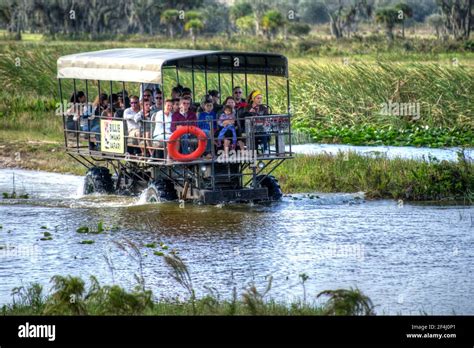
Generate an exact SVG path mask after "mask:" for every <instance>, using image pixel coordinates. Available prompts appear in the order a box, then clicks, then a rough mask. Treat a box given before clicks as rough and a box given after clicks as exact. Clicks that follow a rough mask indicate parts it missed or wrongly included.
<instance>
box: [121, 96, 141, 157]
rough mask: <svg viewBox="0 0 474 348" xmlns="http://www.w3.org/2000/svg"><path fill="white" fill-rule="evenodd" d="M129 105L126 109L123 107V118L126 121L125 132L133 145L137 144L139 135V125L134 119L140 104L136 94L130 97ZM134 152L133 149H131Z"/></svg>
mask: <svg viewBox="0 0 474 348" xmlns="http://www.w3.org/2000/svg"><path fill="white" fill-rule="evenodd" d="M130 105H131V107H129V108H128V109H125V111H124V113H123V118H124V119H125V120H126V121H127V132H128V136H129V137H130V138H131V143H132V144H133V145H138V139H137V138H138V137H139V136H140V126H139V124H138V123H137V122H136V121H135V116H136V115H137V114H138V113H139V112H140V104H139V102H138V96H136V95H133V96H132V97H131V98H130ZM132 152H134V151H132Z"/></svg>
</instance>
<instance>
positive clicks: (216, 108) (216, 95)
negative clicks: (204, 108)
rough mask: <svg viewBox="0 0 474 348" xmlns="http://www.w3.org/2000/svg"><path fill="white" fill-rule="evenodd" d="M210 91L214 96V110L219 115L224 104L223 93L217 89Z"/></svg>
mask: <svg viewBox="0 0 474 348" xmlns="http://www.w3.org/2000/svg"><path fill="white" fill-rule="evenodd" d="M208 93H209V95H210V96H211V98H212V104H213V107H212V111H214V112H215V113H216V115H218V114H219V112H222V105H221V104H220V98H221V94H220V93H219V91H218V90H215V89H211V90H210V91H209V92H208Z"/></svg>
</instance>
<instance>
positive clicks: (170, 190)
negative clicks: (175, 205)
mask: <svg viewBox="0 0 474 348" xmlns="http://www.w3.org/2000/svg"><path fill="white" fill-rule="evenodd" d="M177 199H178V195H177V194H176V190H175V188H174V184H173V182H172V181H170V180H158V181H156V182H154V183H151V184H150V185H149V186H148V188H147V189H146V193H145V201H146V202H147V203H157V202H167V201H174V200H177Z"/></svg>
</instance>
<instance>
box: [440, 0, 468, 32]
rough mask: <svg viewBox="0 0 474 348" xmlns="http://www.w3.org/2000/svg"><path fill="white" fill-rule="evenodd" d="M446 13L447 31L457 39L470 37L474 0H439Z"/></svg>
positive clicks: (442, 9)
mask: <svg viewBox="0 0 474 348" xmlns="http://www.w3.org/2000/svg"><path fill="white" fill-rule="evenodd" d="M437 3H438V6H439V7H440V8H441V11H442V12H443V14H444V19H445V28H446V31H447V32H449V33H451V35H452V36H453V37H454V38H455V39H459V40H460V39H468V38H469V35H470V33H471V27H472V26H473V24H472V16H473V14H472V8H473V3H474V1H473V0H437Z"/></svg>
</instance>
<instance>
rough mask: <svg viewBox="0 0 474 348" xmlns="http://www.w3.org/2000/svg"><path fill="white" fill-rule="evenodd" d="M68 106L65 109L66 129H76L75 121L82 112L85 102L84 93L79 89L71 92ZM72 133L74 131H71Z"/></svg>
mask: <svg viewBox="0 0 474 348" xmlns="http://www.w3.org/2000/svg"><path fill="white" fill-rule="evenodd" d="M69 103H70V107H69V108H68V109H67V110H66V113H65V114H66V117H67V118H66V129H68V130H76V129H78V127H77V125H78V124H77V121H78V120H79V118H80V117H81V115H82V114H83V113H84V107H83V106H84V105H85V103H86V95H85V94H84V92H82V91H79V92H76V93H72V95H71V98H70V99H69ZM71 133H73V132H71ZM73 134H74V133H73Z"/></svg>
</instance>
